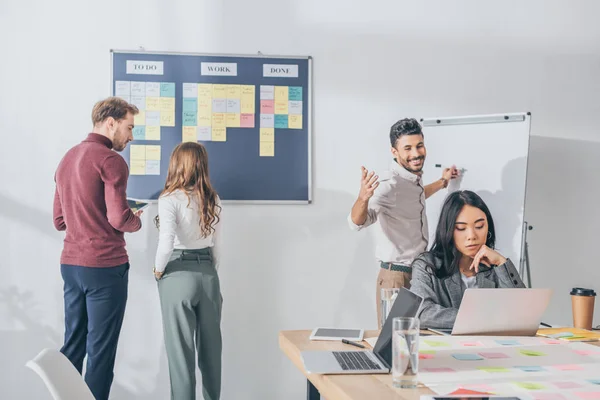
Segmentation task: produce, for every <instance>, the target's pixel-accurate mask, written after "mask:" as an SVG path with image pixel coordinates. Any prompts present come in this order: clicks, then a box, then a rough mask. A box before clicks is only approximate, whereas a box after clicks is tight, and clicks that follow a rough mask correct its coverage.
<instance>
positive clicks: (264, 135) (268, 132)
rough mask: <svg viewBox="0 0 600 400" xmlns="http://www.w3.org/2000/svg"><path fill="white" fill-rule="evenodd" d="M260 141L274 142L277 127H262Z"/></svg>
mask: <svg viewBox="0 0 600 400" xmlns="http://www.w3.org/2000/svg"><path fill="white" fill-rule="evenodd" d="M260 141H261V142H274V141H275V128H260Z"/></svg>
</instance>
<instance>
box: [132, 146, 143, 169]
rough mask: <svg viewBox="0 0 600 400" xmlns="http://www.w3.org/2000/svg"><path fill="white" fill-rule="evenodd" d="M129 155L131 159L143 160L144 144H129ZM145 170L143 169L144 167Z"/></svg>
mask: <svg viewBox="0 0 600 400" xmlns="http://www.w3.org/2000/svg"><path fill="white" fill-rule="evenodd" d="M129 157H130V158H131V160H132V161H133V160H145V159H146V146H143V145H139V144H132V145H131V146H129ZM144 171H145V169H144Z"/></svg>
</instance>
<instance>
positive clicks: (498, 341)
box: [496, 340, 521, 346]
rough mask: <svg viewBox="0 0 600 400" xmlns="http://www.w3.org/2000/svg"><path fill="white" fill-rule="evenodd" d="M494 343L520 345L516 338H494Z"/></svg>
mask: <svg viewBox="0 0 600 400" xmlns="http://www.w3.org/2000/svg"><path fill="white" fill-rule="evenodd" d="M496 343H498V344H500V345H502V346H520V345H521V343H519V342H518V341H516V340H496Z"/></svg>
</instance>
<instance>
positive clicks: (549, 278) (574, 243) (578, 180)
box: [525, 136, 600, 325]
mask: <svg viewBox="0 0 600 400" xmlns="http://www.w3.org/2000/svg"><path fill="white" fill-rule="evenodd" d="M598 160H600V142H590V141H580V140H569V139H558V138H550V137H541V136H532V137H531V147H530V154H529V171H528V180H527V182H528V185H527V186H528V187H527V205H526V211H525V212H526V219H527V221H528V222H529V223H530V224H531V225H532V226H533V227H534V229H533V230H532V231H531V232H529V234H528V242H529V257H530V261H531V275H532V283H533V287H538V288H546V287H547V288H552V289H554V295H553V297H552V301H551V303H550V306H549V307H548V311H547V312H546V316H545V317H544V318H545V321H548V322H550V323H556V324H572V319H571V315H572V314H571V300H570V296H569V292H570V290H571V288H573V287H591V288H593V289H595V290H596V291H600V268H599V267H598V251H597V248H598V240H599V238H600V231H599V226H600V208H599V207H598V199H599V198H600V186H599V185H598V184H597V182H598ZM596 303H597V304H596V311H595V319H594V323H595V324H596V325H597V324H600V307H598V302H596Z"/></svg>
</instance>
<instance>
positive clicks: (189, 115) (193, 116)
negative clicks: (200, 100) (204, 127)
mask: <svg viewBox="0 0 600 400" xmlns="http://www.w3.org/2000/svg"><path fill="white" fill-rule="evenodd" d="M181 125H183V126H197V125H198V116H197V112H196V110H194V111H184V112H183V115H182V121H181Z"/></svg>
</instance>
